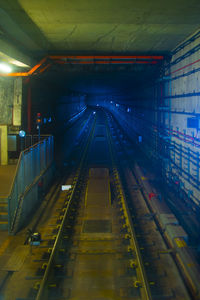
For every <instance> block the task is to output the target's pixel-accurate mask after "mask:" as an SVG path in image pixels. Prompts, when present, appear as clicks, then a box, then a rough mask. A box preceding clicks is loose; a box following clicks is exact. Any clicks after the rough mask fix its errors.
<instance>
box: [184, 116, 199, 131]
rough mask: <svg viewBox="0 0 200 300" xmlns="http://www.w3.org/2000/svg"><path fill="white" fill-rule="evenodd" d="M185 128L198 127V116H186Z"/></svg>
mask: <svg viewBox="0 0 200 300" xmlns="http://www.w3.org/2000/svg"><path fill="white" fill-rule="evenodd" d="M187 128H196V129H200V119H199V118H187Z"/></svg>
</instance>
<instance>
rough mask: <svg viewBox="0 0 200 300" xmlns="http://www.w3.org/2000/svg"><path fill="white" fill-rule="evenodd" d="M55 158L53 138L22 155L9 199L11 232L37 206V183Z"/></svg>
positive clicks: (41, 142)
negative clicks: (19, 219)
mask: <svg viewBox="0 0 200 300" xmlns="http://www.w3.org/2000/svg"><path fill="white" fill-rule="evenodd" d="M53 157H54V140H53V136H49V137H48V138H46V139H44V140H42V141H40V142H39V143H37V144H35V145H33V146H31V147H29V148H27V149H26V150H24V151H22V152H21V153H20V156H19V160H18V164H17V168H16V173H15V177H14V180H13V183H12V187H11V191H10V196H9V199H8V211H9V214H8V215H9V217H8V223H9V224H8V225H9V232H13V231H16V230H14V227H15V223H16V222H17V219H18V218H19V215H21V217H22V219H23V220H25V218H26V217H27V216H28V214H29V213H30V212H31V210H32V208H33V207H34V205H35V204H36V202H37V200H38V194H39V187H38V184H37V183H38V182H39V180H40V179H41V177H42V176H43V175H44V174H45V172H46V171H47V170H48V168H49V167H50V166H51V164H52V163H53ZM20 223H21V221H20ZM17 227H19V226H17Z"/></svg>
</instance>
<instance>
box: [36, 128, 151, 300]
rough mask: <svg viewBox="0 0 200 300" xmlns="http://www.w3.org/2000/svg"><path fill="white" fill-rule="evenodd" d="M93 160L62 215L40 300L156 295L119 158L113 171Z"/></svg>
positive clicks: (82, 170) (81, 172) (76, 182)
mask: <svg viewBox="0 0 200 300" xmlns="http://www.w3.org/2000/svg"><path fill="white" fill-rule="evenodd" d="M101 126H102V125H101ZM94 132H95V129H94ZM93 135H94V133H93ZM107 138H108V136H106V142H107V143H108V144H109V148H110V159H111V157H112V149H111V144H110V142H109V140H108V139H107ZM84 160H85V158H84V155H83V159H82V162H83V161H84ZM87 164H88V162H87V163H86V164H83V163H82V166H81V167H79V169H78V174H77V175H76V177H75V178H74V184H73V188H72V190H71V191H70V193H68V195H67V200H66V201H65V205H64V207H63V209H62V212H61V214H60V215H59V219H58V220H60V224H59V225H58V228H57V234H56V236H54V238H55V242H54V244H53V247H52V248H50V249H48V250H47V252H48V253H49V259H48V262H47V263H46V264H45V266H44V267H43V268H44V269H45V270H44V276H43V279H42V281H41V282H40V284H39V285H38V286H39V289H38V291H37V295H36V297H35V299H37V300H39V299H50V298H53V299H54V298H55V299H151V293H150V289H149V283H148V281H147V279H146V275H145V270H144V266H143V263H142V260H141V255H140V250H139V247H138V244H137V241H136V238H135V233H134V229H133V225H132V221H131V217H130V213H129V211H128V206H127V204H126V200H125V197H124V193H123V188H122V185H121V181H120V177H119V174H118V171H117V169H116V168H114V160H113V157H112V167H111V168H110V170H109V169H108V168H105V167H103V168H102V167H96V168H95V167H92V168H88V167H86V166H87ZM85 165H86V166H85ZM111 181H112V185H113V188H114V194H115V197H114V199H111V191H110V182H111ZM53 233H54V234H55V230H54V232H53ZM95 268H96V269H95ZM69 273H70V276H68V275H69ZM83 274H84V275H83Z"/></svg>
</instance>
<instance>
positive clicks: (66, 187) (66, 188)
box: [61, 184, 72, 191]
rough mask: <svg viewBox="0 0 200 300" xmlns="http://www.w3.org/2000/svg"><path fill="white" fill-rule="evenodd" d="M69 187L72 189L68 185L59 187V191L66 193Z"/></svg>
mask: <svg viewBox="0 0 200 300" xmlns="http://www.w3.org/2000/svg"><path fill="white" fill-rule="evenodd" d="M71 187H72V186H71V185H70V184H68V185H62V186H61V190H62V191H68V190H70V189H71Z"/></svg>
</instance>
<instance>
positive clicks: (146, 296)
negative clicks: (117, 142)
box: [106, 117, 152, 300]
mask: <svg viewBox="0 0 200 300" xmlns="http://www.w3.org/2000/svg"><path fill="white" fill-rule="evenodd" d="M106 123H107V126H106V127H107V135H108V140H109V149H110V153H111V160H112V165H113V170H116V172H117V177H118V181H119V185H120V196H121V199H122V205H123V206H124V212H125V214H126V216H127V219H128V222H129V225H130V226H129V228H130V231H131V232H130V233H131V236H132V239H131V241H132V244H133V247H134V249H135V253H136V258H137V263H138V267H139V270H140V272H138V275H139V276H138V277H140V280H141V283H142V286H141V287H140V289H141V290H142V291H144V295H143V297H142V299H145V300H152V296H151V291H150V287H149V283H148V279H147V276H146V273H145V268H144V265H143V262H142V256H141V253H140V250H139V245H138V242H137V239H136V234H135V231H134V228H133V222H132V219H131V215H130V212H129V208H128V205H127V202H126V198H125V195H124V191H123V187H122V181H121V176H120V172H119V170H120V167H118V169H117V168H115V167H114V166H117V163H116V162H117V160H116V159H115V155H114V151H113V149H114V146H113V142H112V138H111V134H110V131H109V129H108V128H109V125H108V119H107V117H106ZM140 275H141V276H140Z"/></svg>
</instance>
